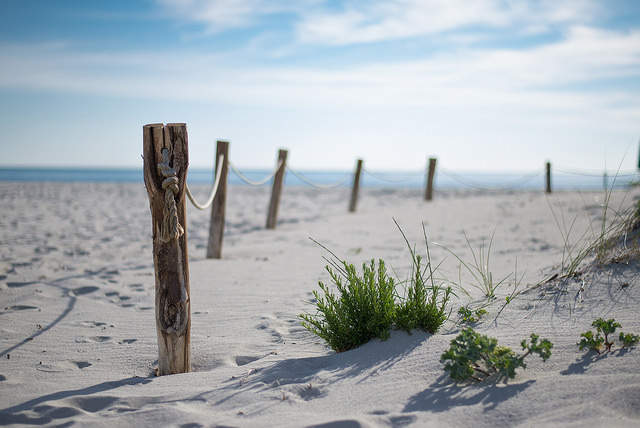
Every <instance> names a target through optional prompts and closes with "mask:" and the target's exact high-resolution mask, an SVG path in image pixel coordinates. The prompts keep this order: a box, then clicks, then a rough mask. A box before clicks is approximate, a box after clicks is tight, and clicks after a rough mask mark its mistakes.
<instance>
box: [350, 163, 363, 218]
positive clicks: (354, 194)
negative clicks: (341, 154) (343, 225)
mask: <svg viewBox="0 0 640 428" xmlns="http://www.w3.org/2000/svg"><path fill="white" fill-rule="evenodd" d="M361 172H362V159H358V162H357V164H356V173H355V175H354V176H353V189H352V190H351V202H350V203H349V212H350V213H352V212H355V211H356V204H357V203H358V192H359V191H360V173H361Z"/></svg>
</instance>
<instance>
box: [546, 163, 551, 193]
mask: <svg viewBox="0 0 640 428" xmlns="http://www.w3.org/2000/svg"><path fill="white" fill-rule="evenodd" d="M546 183H547V188H546V191H545V192H546V193H551V162H547V181H546Z"/></svg>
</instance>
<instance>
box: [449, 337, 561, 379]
mask: <svg viewBox="0 0 640 428" xmlns="http://www.w3.org/2000/svg"><path fill="white" fill-rule="evenodd" d="M521 346H522V349H523V350H524V351H525V352H524V353H523V354H521V355H517V354H516V353H515V352H514V351H513V350H511V348H508V347H506V346H498V340H497V339H495V338H492V337H488V336H485V335H482V334H479V333H477V332H476V331H474V330H473V329H472V328H471V327H468V328H466V329H464V330H462V331H461V332H460V334H458V336H457V337H456V338H455V339H453V340H452V341H451V347H450V348H449V349H448V350H447V351H445V352H444V353H443V354H442V356H441V357H440V362H442V363H444V365H445V366H444V369H445V371H448V372H449V375H450V376H451V378H452V379H453V380H455V381H457V382H462V381H465V380H468V379H472V380H475V381H478V382H481V381H483V380H485V379H487V378H488V377H490V376H492V375H494V374H497V375H498V376H499V377H508V378H510V379H513V378H514V377H515V375H516V369H517V368H519V367H522V368H523V369H524V368H526V364H525V362H524V359H525V357H527V356H528V355H529V354H531V353H534V354H538V355H539V356H540V357H541V358H542V361H546V360H547V359H548V358H549V357H550V356H551V348H552V347H553V344H552V343H551V342H550V341H549V340H547V339H541V340H540V338H539V336H538V335H536V334H531V336H530V340H529V342H527V341H526V340H523V341H522V342H521Z"/></svg>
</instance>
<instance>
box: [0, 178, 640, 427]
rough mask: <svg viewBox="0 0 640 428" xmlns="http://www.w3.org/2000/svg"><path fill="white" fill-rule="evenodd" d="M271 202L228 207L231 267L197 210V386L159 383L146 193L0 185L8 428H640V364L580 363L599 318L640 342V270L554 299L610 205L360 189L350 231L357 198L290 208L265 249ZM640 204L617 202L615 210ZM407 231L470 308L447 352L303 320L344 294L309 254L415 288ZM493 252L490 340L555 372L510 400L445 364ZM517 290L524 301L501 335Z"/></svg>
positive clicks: (512, 390)
mask: <svg viewBox="0 0 640 428" xmlns="http://www.w3.org/2000/svg"><path fill="white" fill-rule="evenodd" d="M192 190H193V191H194V193H195V195H196V197H197V198H198V199H199V200H205V199H206V197H207V196H208V195H207V192H208V188H207V186H196V187H194V189H192ZM269 191H270V189H269V188H268V187H261V188H250V187H231V188H230V189H229V196H228V197H229V199H228V209H227V229H226V236H225V240H224V245H223V257H222V259H220V260H208V259H206V258H205V257H204V256H205V250H206V245H207V240H208V223H209V213H208V212H207V211H204V212H202V211H197V210H196V209H195V208H193V206H191V205H189V209H188V221H187V233H188V242H189V268H190V283H191V299H192V337H191V341H192V359H193V372H192V373H188V374H180V375H172V376H162V377H156V376H155V375H154V367H155V364H157V339H156V330H155V318H154V309H153V305H154V279H153V265H152V254H151V247H152V242H151V219H150V212H149V204H148V200H147V195H146V191H145V189H144V186H143V185H142V184H96V183H8V182H4V183H0V214H1V215H0V231H1V234H0V242H1V245H0V425H47V426H71V425H79V426H108V427H118V426H123V427H124V426H127V427H129V426H182V427H197V426H207V427H209V426H225V427H231V426H237V427H265V426H278V427H311V426H313V427H390V426H394V427H396V426H399V427H402V426H420V427H461V426H469V427H471V426H473V427H496V426H522V427H540V426H545V427H555V426H557V427H567V426H575V427H578V426H579V427H589V426H593V427H596V426H616V427H618V426H620V427H627V426H629V427H631V426H640V372H639V371H638V366H640V348H638V349H636V348H631V349H620V347H619V346H618V345H616V346H615V347H614V350H613V352H611V353H609V354H608V355H603V356H598V355H597V354H595V353H594V352H586V351H580V350H579V349H578V347H577V346H576V342H577V341H578V340H579V339H580V333H582V332H584V331H587V330H589V329H591V323H592V321H593V320H594V319H596V318H598V317H604V318H615V319H616V321H618V322H620V323H621V324H622V330H623V331H625V332H630V333H635V334H640V317H638V315H637V313H638V308H639V307H640V306H639V303H640V283H639V278H638V275H639V273H640V269H639V267H638V264H637V261H636V260H633V259H632V260H628V259H624V260H622V262H619V263H606V264H604V265H591V264H589V263H588V262H589V260H587V261H585V264H584V265H583V266H582V268H581V269H580V270H581V271H582V272H583V274H582V276H581V277H579V278H574V279H569V280H563V281H558V280H556V281H552V282H549V283H544V284H542V285H540V283H541V282H542V281H544V280H545V279H546V278H549V277H550V276H552V275H553V274H554V272H557V271H558V266H559V265H561V264H562V261H563V247H564V244H565V238H564V237H563V234H564V233H566V232H567V231H568V230H569V229H571V234H570V239H569V241H570V242H580V239H583V241H582V242H586V241H588V240H589V239H593V236H594V235H593V233H596V234H597V232H598V228H599V225H600V223H601V218H600V217H601V213H602V208H601V204H602V203H603V202H604V193H603V192H582V193H577V192H562V193H554V194H552V195H550V196H548V197H547V196H546V195H545V194H544V193H542V192H501V193H493V192H477V191H469V192H463V191H457V192H437V193H436V195H435V199H434V200H433V201H431V202H426V201H424V200H423V199H422V195H421V192H420V191H419V190H380V189H377V190H376V189H362V190H361V192H362V193H361V198H360V201H359V204H358V209H357V212H356V213H348V212H347V207H348V198H349V190H348V189H338V190H317V189H312V188H285V191H284V193H283V197H282V205H281V207H280V219H279V220H280V221H279V223H278V227H277V228H276V230H265V229H264V224H265V222H266V212H267V206H268V200H269ZM638 197H640V191H639V190H637V189H632V190H630V191H615V192H613V194H612V198H611V201H610V202H609V206H610V207H612V208H616V209H619V208H620V209H625V208H627V207H629V206H631V205H632V204H633V203H634V202H635V201H636V200H637V199H638ZM554 212H555V213H556V216H557V217H559V221H560V222H562V221H563V219H562V216H564V222H565V224H566V227H565V226H558V224H557V222H556V220H554V216H553V213H554ZM393 219H395V220H396V221H397V222H398V224H399V225H400V226H401V227H402V230H403V231H404V233H405V234H406V236H407V238H408V240H409V241H410V242H411V244H412V245H415V247H416V249H417V250H418V251H420V252H422V253H423V254H424V252H425V250H424V248H425V247H424V238H423V229H422V223H423V222H424V224H425V225H426V226H425V227H426V232H427V234H428V240H429V243H430V254H431V258H432V262H433V264H434V265H439V269H438V275H439V277H441V278H448V279H449V281H450V282H454V283H462V284H463V285H464V286H465V288H466V289H467V290H468V291H469V292H470V294H471V297H469V296H466V295H465V294H464V293H463V292H462V291H461V290H457V294H458V297H459V298H455V299H454V300H453V301H452V304H451V307H452V309H453V310H454V314H453V315H452V317H451V320H450V321H449V322H447V323H446V324H445V325H444V326H443V328H442V329H441V331H440V332H438V333H437V334H434V335H432V334H428V333H425V332H419V331H415V332H413V334H411V335H409V334H407V333H405V332H402V331H394V332H393V333H392V335H391V337H390V338H389V339H388V340H386V341H380V340H378V339H374V340H372V341H371V342H369V343H367V344H366V345H364V346H362V347H360V348H357V349H354V350H351V351H347V352H343V353H339V354H336V353H334V352H333V351H331V349H329V348H327V347H326V345H325V344H324V343H323V342H322V340H320V339H319V338H318V337H317V336H315V335H313V334H311V333H309V332H308V331H306V330H305V329H304V328H303V327H302V326H301V324H300V322H299V319H298V315H299V314H300V313H302V312H313V310H314V307H313V306H312V305H311V304H309V303H308V301H309V299H311V297H312V291H313V290H317V289H318V285H317V283H318V281H324V282H326V283H328V282H330V281H329V277H328V274H327V272H326V271H325V269H324V266H325V265H326V261H325V260H324V259H323V257H327V256H329V255H328V253H327V252H326V251H325V250H323V249H322V248H321V247H320V246H318V245H317V244H315V243H314V242H312V241H311V240H310V239H309V238H310V237H311V238H313V239H315V240H316V241H318V242H320V243H322V244H323V245H324V246H326V247H327V248H329V249H330V250H331V251H332V252H334V253H335V254H336V255H337V256H339V257H341V258H343V259H344V260H347V261H349V262H351V263H354V264H356V265H358V266H359V265H361V264H362V263H363V262H366V261H368V260H370V259H371V258H376V259H378V258H381V259H384V260H385V262H386V263H387V265H388V266H389V267H390V268H392V269H393V271H394V272H395V274H396V275H397V276H398V278H399V279H404V278H405V277H406V275H407V272H408V269H409V267H410V258H409V252H408V249H407V247H406V245H405V243H404V240H403V238H402V235H401V234H400V232H399V230H398V228H397V227H396V225H395V223H394V221H393ZM465 235H466V236H465ZM492 236H493V241H492V244H491V251H490V263H489V268H490V270H491V272H492V273H493V277H494V279H502V278H505V277H506V278H507V279H506V280H505V282H504V285H503V286H501V287H500V288H498V290H497V294H498V295H499V297H498V299H497V300H496V302H495V303H494V304H493V305H492V306H491V307H489V314H488V315H486V316H485V317H484V318H483V319H482V321H481V322H479V323H478V324H477V325H475V326H474V327H475V329H476V330H477V331H479V332H482V333H483V334H487V335H490V336H492V337H496V338H497V339H498V340H499V342H500V343H501V344H504V345H507V346H511V347H513V348H514V349H518V348H519V343H520V341H521V340H522V339H524V338H526V337H528V336H529V334H531V333H532V332H535V333H537V334H539V335H540V336H542V337H546V338H548V339H550V340H551V341H552V342H553V344H554V347H553V350H552V351H553V354H552V356H551V358H550V359H549V360H548V361H547V362H546V363H543V362H542V361H541V360H540V359H539V358H538V357H536V356H531V357H529V358H527V360H526V361H527V363H528V365H527V368H526V370H522V369H519V370H518V372H517V376H516V377H515V378H514V379H511V380H508V381H506V380H502V379H493V378H491V379H489V380H487V381H485V382H483V383H481V384H475V383H463V384H457V383H455V382H453V381H452V380H451V379H450V378H449V377H448V375H447V374H446V373H445V372H444V370H443V365H442V363H440V355H441V354H442V352H443V351H444V350H446V349H447V348H448V346H449V343H450V341H451V339H453V338H454V337H455V336H456V335H457V334H458V332H459V331H460V329H461V328H462V326H461V325H460V323H459V320H458V319H457V317H456V315H455V311H456V310H457V308H458V307H459V306H461V305H463V304H468V303H469V302H470V301H472V300H473V299H479V298H480V297H481V293H480V291H479V290H478V289H477V288H476V287H473V286H472V285H470V282H472V281H471V280H472V278H471V277H470V275H469V274H468V272H464V270H463V271H462V274H461V276H460V275H459V261H458V260H457V259H456V258H455V257H454V256H453V255H452V254H451V252H453V253H454V254H456V255H457V256H459V257H460V258H462V259H464V260H470V259H471V258H472V254H471V251H470V249H469V245H471V247H472V248H474V249H475V251H476V252H478V251H479V249H480V248H481V246H482V243H483V242H484V246H485V249H487V248H488V243H489V241H490V240H491V238H492ZM483 240H484V241H483ZM585 240H586V241H585ZM443 247H446V248H448V249H449V250H450V251H451V252H449V251H447V250H446V249H444V248H443ZM564 258H565V259H566V254H565V256H564ZM515 271H517V276H515V275H514V273H515ZM514 277H516V278H517V281H516V282H518V283H519V285H518V291H523V293H521V294H520V295H519V296H518V298H517V299H515V300H514V301H512V302H511V303H510V304H509V305H507V306H505V308H504V310H503V311H502V312H501V313H500V315H499V316H497V318H496V315H497V313H498V311H499V309H500V308H501V306H502V303H503V302H504V296H505V295H507V294H509V293H511V292H512V291H513V288H514ZM443 281H444V280H443ZM581 287H582V288H581ZM525 290H527V291H525Z"/></svg>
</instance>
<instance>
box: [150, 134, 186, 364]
mask: <svg viewBox="0 0 640 428" xmlns="http://www.w3.org/2000/svg"><path fill="white" fill-rule="evenodd" d="M143 143H144V144H143V146H144V148H143V152H144V155H143V156H144V182H145V186H146V188H147V194H148V196H149V206H150V208H151V224H152V231H153V265H154V269H155V283H156V329H157V332H158V375H159V376H162V375H167V374H173V373H185V372H189V371H191V301H190V289H189V264H188V254H187V230H186V228H187V223H186V203H185V201H186V198H185V196H186V195H185V191H184V188H185V182H186V179H187V167H188V166H189V151H188V142H187V125H186V124H184V123H170V124H167V125H166V126H164V125H162V124H152V125H145V126H144V127H143Z"/></svg>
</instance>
